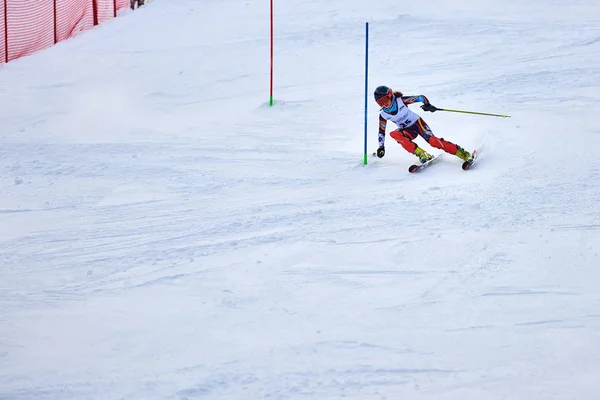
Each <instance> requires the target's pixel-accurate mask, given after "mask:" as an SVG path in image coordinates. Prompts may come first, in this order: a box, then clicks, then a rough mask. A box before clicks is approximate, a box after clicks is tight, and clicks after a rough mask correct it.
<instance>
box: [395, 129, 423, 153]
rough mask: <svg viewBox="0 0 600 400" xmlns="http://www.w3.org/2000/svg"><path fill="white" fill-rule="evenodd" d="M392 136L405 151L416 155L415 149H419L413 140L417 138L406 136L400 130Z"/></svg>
mask: <svg viewBox="0 0 600 400" xmlns="http://www.w3.org/2000/svg"><path fill="white" fill-rule="evenodd" d="M390 136H391V137H392V139H394V140H395V141H396V142H398V143H400V145H401V146H402V147H404V150H406V151H408V152H409V153H414V152H415V149H416V148H417V147H418V146H417V145H416V143H415V142H413V139H415V137H416V136H415V137H412V135H410V134H406V133H405V132H403V131H401V130H400V129H396V130H395V131H392V132H390Z"/></svg>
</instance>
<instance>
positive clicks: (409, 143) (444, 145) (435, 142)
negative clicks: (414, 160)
mask: <svg viewBox="0 0 600 400" xmlns="http://www.w3.org/2000/svg"><path fill="white" fill-rule="evenodd" d="M419 135H420V136H421V137H422V138H423V139H425V140H426V141H427V143H429V144H430V145H431V146H432V147H435V148H436V149H441V150H444V151H445V152H446V153H450V154H453V155H454V154H456V151H457V150H458V147H457V146H456V145H455V144H454V143H452V142H449V141H447V140H444V139H442V138H438V137H435V136H433V132H431V129H430V128H429V126H428V125H427V123H425V121H423V119H422V118H419V119H418V120H417V121H416V122H415V123H414V124H412V125H411V126H409V127H408V128H404V129H396V130H395V131H392V132H390V136H391V137H392V138H393V139H394V140H396V141H397V142H398V143H400V144H401V145H402V147H404V149H405V150H406V151H408V152H409V153H414V152H415V149H416V148H417V144H416V143H415V142H413V140H415V139H416V138H417V136H419Z"/></svg>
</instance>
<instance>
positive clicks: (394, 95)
mask: <svg viewBox="0 0 600 400" xmlns="http://www.w3.org/2000/svg"><path fill="white" fill-rule="evenodd" d="M374 95H375V101H376V102H377V104H379V105H380V106H381V112H380V113H379V148H378V149H377V157H379V158H382V157H383V156H384V155H385V128H386V125H387V121H388V120H389V121H393V122H395V123H396V125H397V126H398V129H396V130H394V131H392V132H390V136H391V137H392V138H393V139H394V140H396V141H397V142H398V143H400V145H402V147H404V149H405V150H406V151H408V152H409V153H411V154H414V155H416V156H417V157H419V160H420V161H421V163H426V162H427V161H429V160H431V159H432V158H433V156H431V155H430V154H429V153H427V152H426V151H425V150H423V149H422V148H420V147H419V146H418V145H417V144H416V143H415V142H413V140H415V139H416V138H417V136H418V135H421V137H422V138H423V139H425V140H426V141H427V143H429V144H430V145H431V146H432V147H435V148H438V149H442V150H444V151H445V152H446V153H450V154H453V155H455V156H457V157H458V158H460V159H462V160H463V161H468V160H469V159H470V158H471V153H469V152H468V151H466V150H465V149H463V148H462V147H460V146H457V145H455V144H454V143H452V142H449V141H447V140H444V139H442V138H438V137H436V136H434V135H433V132H432V131H431V129H430V128H429V126H428V125H427V123H425V121H424V120H423V119H422V118H421V117H420V116H418V115H417V114H416V113H414V112H413V111H412V110H410V109H409V108H408V105H409V104H413V103H416V102H421V103H423V105H422V106H421V108H422V109H423V111H430V112H436V111H437V108H436V107H435V106H434V105H433V104H431V103H430V102H429V100H428V99H427V97H425V96H423V95H419V96H404V95H403V94H402V93H401V92H394V91H392V89H390V88H389V87H387V86H379V87H378V88H377V89H375V93H374Z"/></svg>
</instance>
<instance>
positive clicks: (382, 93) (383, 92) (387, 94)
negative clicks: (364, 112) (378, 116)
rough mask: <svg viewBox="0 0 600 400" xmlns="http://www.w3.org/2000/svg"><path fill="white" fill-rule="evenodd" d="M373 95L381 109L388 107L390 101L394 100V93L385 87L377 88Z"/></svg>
mask: <svg viewBox="0 0 600 400" xmlns="http://www.w3.org/2000/svg"><path fill="white" fill-rule="evenodd" d="M373 95H374V96H375V101H376V102H377V104H379V105H380V106H381V107H389V106H390V105H391V103H392V100H393V99H394V93H393V91H392V89H390V88H389V87H387V86H379V87H377V89H375V93H373Z"/></svg>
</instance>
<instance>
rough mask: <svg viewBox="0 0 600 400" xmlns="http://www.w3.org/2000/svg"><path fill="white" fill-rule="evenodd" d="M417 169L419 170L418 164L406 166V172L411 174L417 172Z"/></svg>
mask: <svg viewBox="0 0 600 400" xmlns="http://www.w3.org/2000/svg"><path fill="white" fill-rule="evenodd" d="M418 170H419V166H418V165H411V166H410V167H408V172H410V173H411V174H413V173H415V172H417V171H418Z"/></svg>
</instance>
